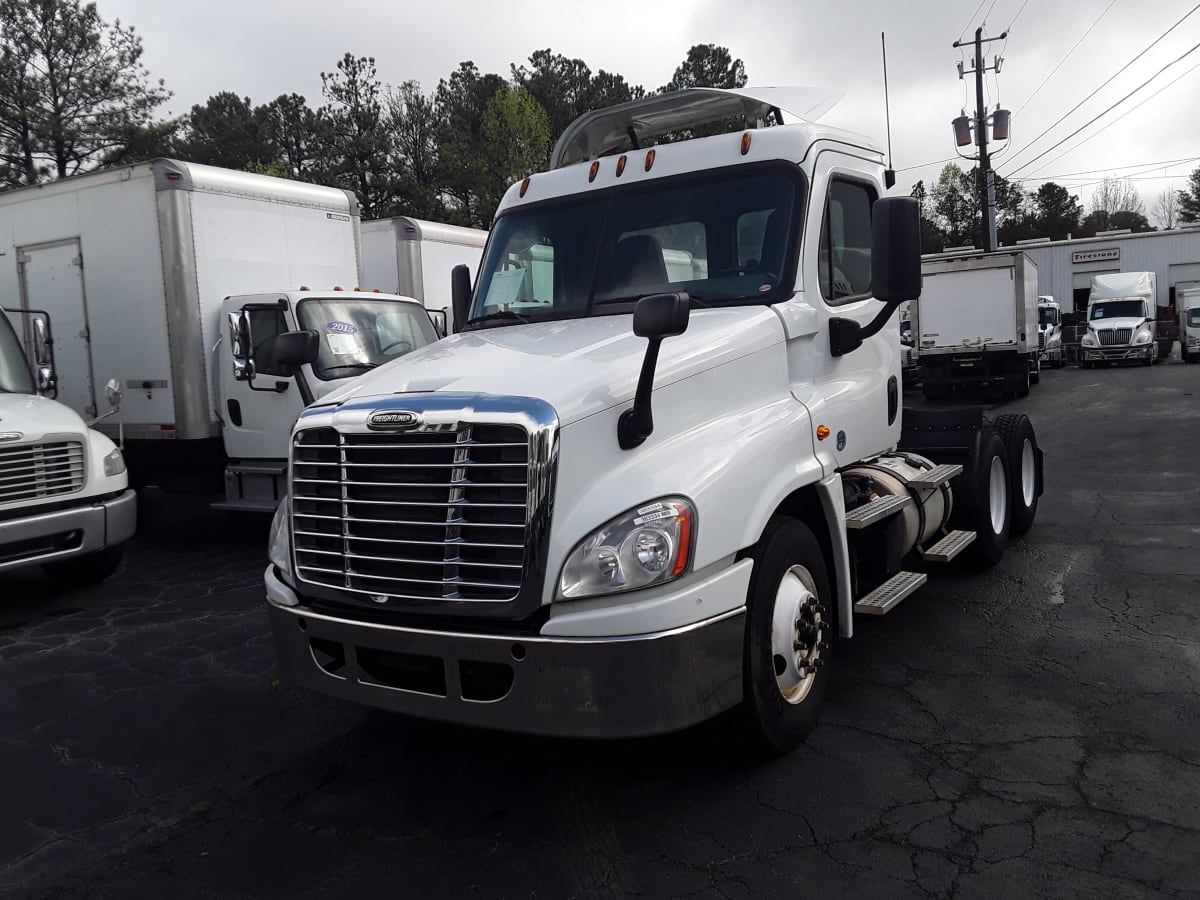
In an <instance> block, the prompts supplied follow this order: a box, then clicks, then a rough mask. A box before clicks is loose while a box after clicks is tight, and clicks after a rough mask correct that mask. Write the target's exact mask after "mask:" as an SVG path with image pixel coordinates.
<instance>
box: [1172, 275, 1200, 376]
mask: <svg viewBox="0 0 1200 900" xmlns="http://www.w3.org/2000/svg"><path fill="white" fill-rule="evenodd" d="M1175 309H1176V311H1177V313H1178V316H1179V353H1180V356H1181V357H1182V358H1183V361H1184V362H1187V363H1193V362H1200V284H1188V285H1177V286H1176V288H1175Z"/></svg>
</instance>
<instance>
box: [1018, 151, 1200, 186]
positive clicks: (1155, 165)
mask: <svg viewBox="0 0 1200 900" xmlns="http://www.w3.org/2000/svg"><path fill="white" fill-rule="evenodd" d="M1198 159H1200V156H1181V157H1179V158H1178V159H1160V160H1158V161H1157V162H1152V163H1148V162H1140V163H1129V165H1125V166H1105V167H1104V168H1102V169H1084V170H1083V171H1082V172H1071V173H1070V174H1067V175H1044V176H1042V177H1043V178H1045V179H1046V180H1047V181H1062V180H1065V179H1069V178H1079V177H1082V176H1084V175H1095V174H1097V173H1099V172H1119V171H1121V169H1144V170H1145V171H1147V172H1151V171H1153V170H1155V169H1162V168H1169V167H1171V166H1179V165H1183V164H1185V163H1190V162H1195V161H1196V160H1198ZM1134 174H1137V173H1134ZM1011 180H1013V181H1031V180H1032V176H1030V177H1028V178H1014V179H1011Z"/></svg>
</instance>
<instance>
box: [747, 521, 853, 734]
mask: <svg viewBox="0 0 1200 900" xmlns="http://www.w3.org/2000/svg"><path fill="white" fill-rule="evenodd" d="M751 556H752V557H753V559H754V573H753V575H752V576H751V578H750V590H749V593H748V595H747V598H746V606H747V610H748V612H747V616H746V640H745V651H744V656H743V670H742V674H743V690H744V696H743V702H742V710H741V712H742V716H741V719H742V731H743V732H744V733H745V735H746V736H747V738H748V740H749V742H750V745H751V750H752V751H753V752H754V753H755V754H756V755H767V756H778V755H780V754H783V753H787V752H788V751H790V750H793V749H795V748H796V747H797V746H799V745H800V744H802V743H803V742H804V739H805V738H806V737H808V735H809V733H810V732H811V731H812V730H813V728H815V727H816V725H817V715H818V712H819V710H820V707H821V701H822V699H823V697H824V695H825V689H826V686H827V685H828V683H829V680H830V678H831V669H832V665H831V664H832V662H833V656H832V649H833V645H834V641H835V638H836V636H837V598H836V597H835V596H834V595H833V592H832V591H831V590H830V587H829V576H828V574H827V572H826V568H825V555H824V554H823V553H822V552H821V547H820V545H819V544H818V543H817V539H816V538H815V537H813V533H812V532H811V531H810V530H809V528H808V526H807V525H805V524H804V523H803V522H800V521H798V520H796V519H787V518H776V519H772V520H771V522H770V523H769V524H768V525H767V529H766V531H765V532H764V533H763V536H762V538H761V539H760V540H759V542H758V545H757V546H756V547H755V549H754V551H753V553H752V554H751ZM793 566H803V567H804V568H805V569H806V570H807V571H808V574H809V576H810V577H811V579H812V582H813V587H814V588H815V591H814V593H815V595H816V598H817V602H818V603H819V604H820V606H821V608H822V611H821V613H820V616H819V626H820V637H819V641H821V642H823V643H824V644H825V645H827V646H825V647H823V648H822V649H821V650H820V652H819V658H820V660H821V662H822V665H821V667H820V668H818V669H817V670H816V672H815V674H813V675H812V676H811V678H812V682H811V684H810V686H809V687H808V690H807V692H806V693H805V694H804V696H803V698H802V699H801V700H800V701H799V702H797V703H790V702H789V701H788V700H787V699H785V698H784V696H783V694H782V692H781V690H780V688H779V686H778V683H777V682H776V676H775V664H776V661H775V659H774V656H773V653H772V645H771V634H772V620H773V617H774V610H775V596H776V593H777V591H778V588H779V585H780V583H781V581H782V580H783V578H784V576H785V575H786V574H787V573H788V572H789V571H790V570H791V569H792V567H793Z"/></svg>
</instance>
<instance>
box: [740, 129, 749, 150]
mask: <svg viewBox="0 0 1200 900" xmlns="http://www.w3.org/2000/svg"><path fill="white" fill-rule="evenodd" d="M749 152H750V132H748V131H747V132H746V133H745V134H743V135H742V156H745V155H746V154H747V153H749Z"/></svg>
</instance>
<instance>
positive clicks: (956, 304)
mask: <svg viewBox="0 0 1200 900" xmlns="http://www.w3.org/2000/svg"><path fill="white" fill-rule="evenodd" d="M921 270H922V274H923V275H924V279H923V285H922V288H921V299H920V300H919V301H918V302H917V303H914V304H913V320H914V323H915V324H914V326H913V329H914V333H915V334H916V340H917V352H918V354H919V360H920V368H921V386H922V388H923V390H924V391H925V396H927V397H929V398H930V399H943V398H945V397H948V396H950V393H951V391H953V390H954V389H955V388H960V387H974V388H984V389H999V390H1001V391H1003V392H1004V393H1006V394H1009V395H1012V396H1017V397H1024V396H1027V395H1028V394H1029V386H1030V385H1031V384H1037V383H1038V381H1039V379H1040V378H1041V361H1040V359H1039V357H1040V349H1039V331H1038V299H1037V298H1038V293H1037V265H1036V264H1035V263H1034V262H1033V260H1032V259H1030V258H1029V257H1028V256H1026V255H1025V254H1024V253H1019V252H1018V253H1005V252H1001V253H989V254H986V255H980V256H969V257H958V258H954V259H930V260H926V261H925V262H924V263H923V264H922V266H921Z"/></svg>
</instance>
